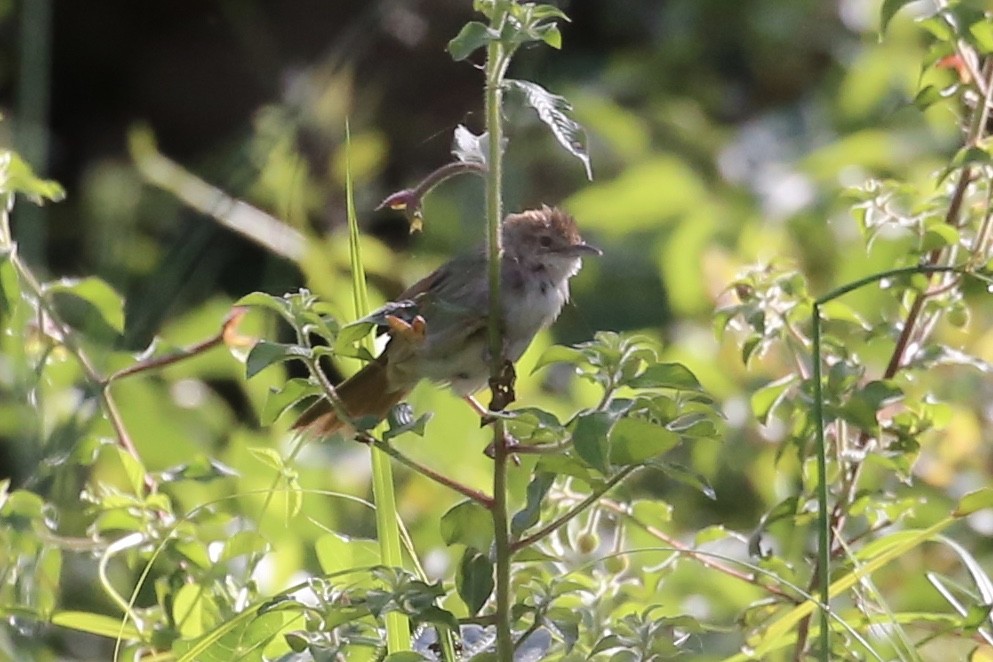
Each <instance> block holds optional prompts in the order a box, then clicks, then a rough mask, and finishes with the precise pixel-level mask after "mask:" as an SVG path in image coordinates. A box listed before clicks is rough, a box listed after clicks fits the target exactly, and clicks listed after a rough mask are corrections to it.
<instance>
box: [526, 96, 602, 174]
mask: <svg viewBox="0 0 993 662" xmlns="http://www.w3.org/2000/svg"><path fill="white" fill-rule="evenodd" d="M506 84H507V86H508V87H509V88H510V89H515V90H518V91H519V92H520V93H521V94H522V95H523V97H524V101H525V103H527V105H529V106H531V107H532V108H534V110H535V112H537V113H538V117H539V118H540V119H541V121H542V122H544V123H545V124H546V125H547V126H548V128H549V129H551V130H552V135H554V136H555V139H556V140H558V142H559V144H560V145H562V147H564V148H565V150H566V151H567V152H569V153H570V154H572V155H573V156H575V157H576V158H577V159H579V160H580V161H581V162H582V163H583V167H584V168H586V177H587V178H588V179H590V180H592V179H593V167H592V165H591V163H590V155H589V153H588V151H587V147H586V132H585V131H584V130H583V127H581V126H580V125H579V123H578V122H576V121H575V120H574V119H572V118H571V117H570V116H569V114H568V113H570V112H571V111H572V106H571V105H570V104H569V102H568V101H566V99H565V97H561V96H559V95H557V94H552V93H551V92H549V91H548V90H546V89H545V88H543V87H542V86H540V85H538V84H537V83H532V82H531V81H527V80H510V79H508V80H507V81H506Z"/></svg>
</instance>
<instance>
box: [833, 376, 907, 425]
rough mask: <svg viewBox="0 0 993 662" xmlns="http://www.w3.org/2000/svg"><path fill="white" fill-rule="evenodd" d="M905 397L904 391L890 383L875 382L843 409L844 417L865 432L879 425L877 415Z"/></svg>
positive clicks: (859, 392)
mask: <svg viewBox="0 0 993 662" xmlns="http://www.w3.org/2000/svg"><path fill="white" fill-rule="evenodd" d="M902 397H903V390H902V389H900V387H898V386H896V385H895V384H893V383H892V382H890V381H880V380H874V381H871V382H869V383H868V384H866V385H865V386H864V387H863V388H862V389H860V390H859V391H858V392H856V393H855V394H854V395H852V397H851V398H850V399H849V400H848V402H846V403H845V405H844V407H842V414H843V416H844V417H845V418H846V419H847V420H849V421H851V422H852V423H855V424H856V425H858V426H859V427H861V428H862V429H863V430H873V429H875V428H876V426H877V425H878V419H877V417H876V415H877V413H878V412H879V410H880V409H882V408H883V407H884V406H886V405H888V404H891V403H893V402H895V401H897V400H899V399H900V398H902Z"/></svg>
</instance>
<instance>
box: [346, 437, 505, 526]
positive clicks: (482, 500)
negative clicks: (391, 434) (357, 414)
mask: <svg viewBox="0 0 993 662" xmlns="http://www.w3.org/2000/svg"><path fill="white" fill-rule="evenodd" d="M357 439H358V440H359V441H360V442H362V443H365V444H369V445H371V446H375V447H376V448H378V449H379V450H380V451H382V452H383V453H384V454H386V455H389V456H390V457H392V458H393V459H394V460H396V461H397V462H399V463H400V464H402V465H404V466H406V467H407V468H409V469H412V470H413V471H416V472H417V473H419V474H420V475H422V476H424V477H425V478H428V479H430V480H433V481H434V482H436V483H438V484H439V485H444V486H445V487H447V488H448V489H450V490H452V491H454V492H458V493H459V494H461V495H462V496H464V497H465V498H467V499H470V500H472V501H475V502H476V503H478V504H479V505H481V506H483V507H484V508H492V507H493V499H492V497H489V496H487V495H485V494H483V493H482V492H480V491H479V490H474V489H473V488H471V487H469V486H468V485H463V484H462V483H460V482H458V481H456V480H453V479H451V478H449V477H448V476H445V475H444V474H440V473H438V472H437V471H435V470H434V469H432V468H430V467H428V466H425V465H423V464H421V463H420V462H418V461H417V460H414V459H411V458H409V457H407V456H406V455H404V454H403V453H401V452H400V451H398V450H397V449H395V448H393V447H392V446H390V445H389V444H388V443H387V442H385V441H383V440H381V439H377V438H376V437H374V436H372V435H370V434H365V433H363V434H360V435H358V436H357Z"/></svg>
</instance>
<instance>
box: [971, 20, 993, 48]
mask: <svg viewBox="0 0 993 662" xmlns="http://www.w3.org/2000/svg"><path fill="white" fill-rule="evenodd" d="M969 34H970V35H971V36H972V40H971V41H972V43H973V44H975V46H976V48H977V49H979V52H980V53H982V54H983V55H987V54H989V53H993V23H991V22H990V20H989V18H987V17H984V18H983V19H982V20H980V21H976V22H975V23H973V24H972V25H970V26H969Z"/></svg>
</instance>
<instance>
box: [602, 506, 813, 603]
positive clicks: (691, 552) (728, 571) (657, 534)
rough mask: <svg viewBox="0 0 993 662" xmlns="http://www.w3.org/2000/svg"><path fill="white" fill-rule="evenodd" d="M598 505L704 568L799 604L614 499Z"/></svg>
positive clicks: (787, 595)
mask: <svg viewBox="0 0 993 662" xmlns="http://www.w3.org/2000/svg"><path fill="white" fill-rule="evenodd" d="M599 505H600V506H601V507H602V508H605V509H607V510H609V511H611V512H613V513H617V514H618V515H620V516H621V517H623V518H624V519H625V520H627V521H628V522H630V523H632V524H634V525H635V526H637V527H638V528H639V529H641V530H642V531H644V532H645V533H647V534H649V535H650V536H652V537H654V538H658V539H659V540H661V541H662V542H664V543H665V544H666V545H668V546H669V547H672V548H673V549H675V550H677V551H678V552H679V553H681V554H685V555H686V556H689V557H690V558H692V559H693V560H695V561H698V562H699V563H700V565H702V566H704V567H706V568H711V569H713V570H717V571H718V572H722V573H724V574H725V575H728V576H729V577H734V578H735V579H740V580H741V581H743V582H746V583H748V584H752V585H754V586H759V587H761V588H762V589H763V590H765V591H768V592H769V593H772V594H773V595H776V596H778V597H780V598H783V599H784V600H788V601H790V602H792V603H795V604H799V602H800V600H798V599H797V598H796V597H795V596H792V595H790V594H789V593H787V592H786V591H783V590H782V589H780V588H778V587H776V586H772V585H766V584H761V583H760V582H759V580H758V578H757V577H756V576H755V575H754V574H752V573H748V572H742V571H740V570H736V569H735V568H732V567H731V566H729V565H725V564H724V563H722V562H720V561H717V560H715V559H713V558H711V557H710V556H708V555H706V554H700V553H698V552H697V551H696V550H695V549H693V548H692V547H690V546H689V545H685V544H683V543H682V542H680V541H678V540H676V539H675V538H673V537H671V536H669V535H668V534H667V533H665V532H664V531H662V530H661V529H658V528H656V527H654V526H652V525H651V524H647V523H645V522H642V521H641V520H640V519H638V518H637V517H635V516H634V514H633V513H631V512H630V511H629V510H628V508H627V507H625V506H624V505H622V504H620V503H617V502H616V501H611V500H610V499H602V500H601V501H600V504H599Z"/></svg>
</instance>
